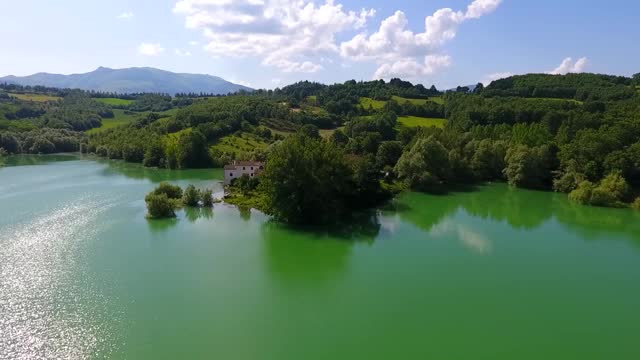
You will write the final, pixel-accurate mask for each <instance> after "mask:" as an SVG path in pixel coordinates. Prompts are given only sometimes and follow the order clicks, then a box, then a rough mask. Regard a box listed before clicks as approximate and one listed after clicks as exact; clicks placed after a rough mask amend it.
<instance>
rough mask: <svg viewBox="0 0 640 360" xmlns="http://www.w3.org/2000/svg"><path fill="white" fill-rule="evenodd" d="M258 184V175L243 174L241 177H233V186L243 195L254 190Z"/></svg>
mask: <svg viewBox="0 0 640 360" xmlns="http://www.w3.org/2000/svg"><path fill="white" fill-rule="evenodd" d="M258 185H260V180H259V178H258V177H251V176H249V175H247V174H243V175H242V176H241V177H239V178H236V179H234V181H233V186H234V187H235V188H237V189H239V190H240V192H241V193H242V194H243V195H247V194H250V193H251V192H252V191H254V190H256V189H257V188H258Z"/></svg>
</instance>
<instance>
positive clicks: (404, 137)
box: [0, 74, 640, 223]
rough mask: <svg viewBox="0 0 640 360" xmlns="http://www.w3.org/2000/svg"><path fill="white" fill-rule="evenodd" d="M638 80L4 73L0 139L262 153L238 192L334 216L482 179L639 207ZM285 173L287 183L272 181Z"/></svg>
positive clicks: (278, 210) (155, 151) (292, 217)
mask: <svg viewBox="0 0 640 360" xmlns="http://www.w3.org/2000/svg"><path fill="white" fill-rule="evenodd" d="M639 91H640V74H638V75H635V76H633V77H622V76H609V75H599V74H568V75H547V74H529V75H519V76H512V77H509V78H506V79H500V80H496V81H494V82H492V83H491V84H487V85H486V86H484V85H483V84H478V85H477V86H476V87H475V89H474V90H473V91H469V88H468V87H458V88H457V89H455V90H450V91H444V92H443V91H439V90H438V89H436V88H435V87H434V86H431V87H425V86H423V85H419V84H417V85H414V84H412V83H410V82H407V81H402V80H400V79H392V80H391V81H389V82H385V81H383V80H379V81H368V82H356V81H347V82H345V83H342V84H334V85H324V84H319V83H313V82H307V81H305V82H299V83H296V84H292V85H289V86H286V87H283V88H281V89H275V90H257V91H255V92H253V93H241V94H233V95H229V96H215V97H214V96H205V95H203V94H180V96H175V97H171V96H168V95H165V94H128V95H119V94H95V93H91V92H83V91H78V90H57V89H47V88H41V89H36V88H16V87H15V86H12V85H6V84H5V85H0V149H2V150H1V151H2V153H5V154H13V153H52V152H66V151H81V152H83V153H91V154H95V155H98V156H103V157H109V158H111V159H122V160H125V161H130V162H138V163H142V164H144V165H145V166H150V167H167V168H176V169H181V168H195V167H220V166H223V165H225V164H226V163H228V162H230V161H232V160H234V159H238V160H266V161H267V170H266V172H265V174H264V176H262V177H261V181H260V183H259V184H253V185H252V186H250V188H249V189H246V184H244V185H245V191H244V192H245V193H255V194H258V195H259V196H264V197H265V198H264V199H265V201H264V202H261V204H263V205H262V207H264V208H266V209H265V210H267V211H270V212H271V213H272V214H274V215H275V216H276V217H278V218H281V219H284V220H286V221H288V222H294V223H309V222H314V221H316V222H328V221H332V220H331V217H332V215H331V214H332V213H333V214H334V215H335V214H339V215H340V216H343V215H344V214H345V213H349V212H351V211H353V210H357V209H361V208H367V207H371V206H375V205H376V204H379V203H380V202H383V201H386V200H387V199H388V198H389V197H390V196H391V195H392V194H393V193H394V192H396V191H400V190H401V189H411V190H415V191H425V192H437V193H443V192H447V191H451V190H452V189H456V188H458V187H461V186H464V187H467V186H473V185H476V184H480V183H483V182H507V183H509V184H510V185H512V186H516V187H521V188H529V189H537V190H548V191H558V192H563V193H567V194H569V197H570V199H571V200H573V201H576V202H578V203H582V204H588V205H596V206H615V207H623V206H630V205H631V206H636V207H638V206H640V200H638V195H640V194H639V191H640V94H639ZM24 94H41V95H47V96H49V98H48V99H46V100H45V101H33V100H25V99H24V98H25V96H24ZM18 95H22V96H18ZM114 99H116V100H114ZM41 100H42V99H41ZM124 116H126V119H127V120H126V121H125V120H123V121H122V122H118V123H117V125H118V126H113V127H110V126H106V125H107V124H110V123H111V122H112V121H115V120H118V119H120V118H121V117H122V119H125V117H124ZM437 124H444V125H437ZM291 167H294V168H296V169H297V170H296V171H283V169H285V168H286V169H291ZM290 176H294V177H295V178H294V179H291V181H289V182H286V183H287V184H288V186H292V185H291V184H295V186H296V187H295V188H286V189H281V188H279V186H281V184H283V183H285V182H284V181H281V180H282V179H283V178H286V177H290ZM322 178H331V179H333V181H332V183H331V184H328V183H323V182H322V181H320V180H319V179H322ZM287 194H288V195H289V196H296V195H295V194H299V196H298V197H299V199H298V200H297V202H296V204H297V205H300V206H297V207H295V209H289V210H287V211H282V209H283V208H286V206H285V202H284V201H282V197H283V196H285V195H287ZM304 209H307V210H304ZM314 209H315V210H314ZM330 209H334V210H335V209H339V210H338V211H331V210H330ZM296 211H297V213H296Z"/></svg>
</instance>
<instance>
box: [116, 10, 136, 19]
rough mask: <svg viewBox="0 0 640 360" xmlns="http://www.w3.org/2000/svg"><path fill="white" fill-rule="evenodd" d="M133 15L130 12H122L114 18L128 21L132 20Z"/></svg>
mask: <svg viewBox="0 0 640 360" xmlns="http://www.w3.org/2000/svg"><path fill="white" fill-rule="evenodd" d="M134 16H135V15H134V14H133V13H132V12H131V11H126V12H123V13H122V14H120V15H118V16H116V18H118V19H120V20H130V19H133V17H134Z"/></svg>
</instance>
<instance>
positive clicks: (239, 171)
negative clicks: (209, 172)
mask: <svg viewBox="0 0 640 360" xmlns="http://www.w3.org/2000/svg"><path fill="white" fill-rule="evenodd" d="M263 170H264V163H263V162H260V161H234V162H233V164H230V165H225V167H224V185H229V184H231V182H232V181H233V180H235V179H237V178H240V177H242V175H247V176H249V177H255V176H259V175H260V173H261V172H262V171H263Z"/></svg>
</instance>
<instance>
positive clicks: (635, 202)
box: [631, 196, 640, 210]
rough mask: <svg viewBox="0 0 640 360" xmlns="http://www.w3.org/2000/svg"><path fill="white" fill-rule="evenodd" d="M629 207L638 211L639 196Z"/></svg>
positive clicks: (639, 208)
mask: <svg viewBox="0 0 640 360" xmlns="http://www.w3.org/2000/svg"><path fill="white" fill-rule="evenodd" d="M631 207H632V208H633V209H636V210H640V196H638V197H637V198H636V200H635V201H634V202H633V203H631Z"/></svg>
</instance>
